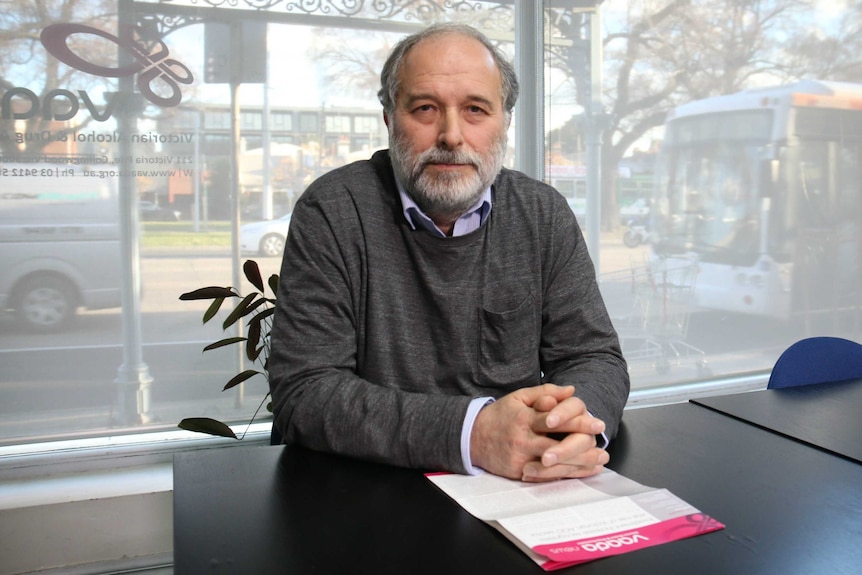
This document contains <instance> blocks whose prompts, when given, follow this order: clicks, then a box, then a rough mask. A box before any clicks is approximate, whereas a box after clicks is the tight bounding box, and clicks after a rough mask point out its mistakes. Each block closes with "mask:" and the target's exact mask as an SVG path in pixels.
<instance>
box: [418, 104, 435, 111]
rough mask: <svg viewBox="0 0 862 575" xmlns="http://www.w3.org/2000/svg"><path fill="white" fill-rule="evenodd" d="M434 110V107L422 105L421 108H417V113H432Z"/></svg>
mask: <svg viewBox="0 0 862 575" xmlns="http://www.w3.org/2000/svg"><path fill="white" fill-rule="evenodd" d="M433 109H434V106H432V105H431V104H422V105H421V106H417V107H416V110H415V111H416V112H430V111H431V110H433Z"/></svg>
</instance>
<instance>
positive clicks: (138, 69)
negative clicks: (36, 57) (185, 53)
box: [40, 23, 194, 108]
mask: <svg viewBox="0 0 862 575" xmlns="http://www.w3.org/2000/svg"><path fill="white" fill-rule="evenodd" d="M138 29H139V28H135V30H138ZM73 34H92V35H96V36H99V37H101V38H104V39H106V40H108V41H110V42H113V43H114V44H116V45H117V46H118V47H120V48H122V49H124V50H125V51H126V52H127V53H128V54H129V55H131V56H132V58H133V60H134V61H133V62H132V63H131V64H128V65H126V66H118V67H116V68H110V67H107V66H100V65H98V64H94V63H93V62H89V61H87V60H85V59H84V58H81V57H80V56H79V55H78V54H76V53H75V52H73V51H72V49H71V48H69V45H68V43H67V42H68V40H69V37H70V36H72V35H73ZM40 39H41V41H42V45H43V46H44V47H45V49H46V50H48V52H49V53H51V55H53V56H54V57H55V58H57V59H58V60H60V61H61V62H63V63H64V64H67V65H68V66H71V67H72V68H75V69H76V70H80V71H81V72H85V73H87V74H92V75H94V76H101V77H103V78H122V77H125V76H131V75H133V74H137V75H138V81H137V84H138V90H140V92H141V94H142V95H143V96H144V97H145V98H146V99H147V100H149V101H150V102H152V103H153V104H156V105H158V106H162V107H163V108H172V107H174V106H177V105H179V103H180V102H181V101H182V98H183V95H182V92H181V90H180V84H182V85H189V84H191V83H193V82H194V76H193V75H192V72H191V70H189V69H188V67H186V65H185V64H183V63H182V62H180V61H179V60H176V59H174V58H169V57H168V56H169V55H170V52H169V50H168V47H167V45H166V44H165V43H164V42H163V41H162V40H158V42H157V43H156V44H155V45H154V46H153V48H152V49H148V48H147V47H146V46H145V45H144V44H142V43H139V42H134V41H131V42H126V41H124V40H121V39H120V38H118V37H117V36H114V35H113V34H111V33H109V32H105V31H104V30H99V29H98V28H93V27H92V26H87V25H84V24H74V23H60V24H51V25H49V26H46V27H45V28H44V29H43V30H42V34H41V37H40ZM157 81H158V82H161V83H163V84H164V85H165V86H167V87H168V89H169V90H170V94H169V95H167V96H161V95H159V94H157V93H156V91H155V90H154V89H153V85H154V83H155V82H157ZM155 85H156V86H158V84H155Z"/></svg>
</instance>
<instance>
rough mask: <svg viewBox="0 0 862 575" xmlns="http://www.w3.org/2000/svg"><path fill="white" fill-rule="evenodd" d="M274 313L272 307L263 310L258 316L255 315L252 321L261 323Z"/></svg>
mask: <svg viewBox="0 0 862 575" xmlns="http://www.w3.org/2000/svg"><path fill="white" fill-rule="evenodd" d="M274 313H275V308H272V307H270V308H267V309H265V310H263V311H262V312H260V313H259V314H257V315H256V316H254V319H253V320H252V321H257V322H261V321H263V320H265V319H266V318H268V317H269V316H271V315H272V314H274Z"/></svg>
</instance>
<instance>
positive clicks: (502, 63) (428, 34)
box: [377, 22, 520, 118]
mask: <svg viewBox="0 0 862 575" xmlns="http://www.w3.org/2000/svg"><path fill="white" fill-rule="evenodd" d="M447 34H459V35H462V36H467V37H469V38H473V39H474V40H478V41H479V42H481V43H482V45H483V46H485V48H487V49H488V51H489V52H490V53H491V56H492V57H493V58H494V62H495V63H496V65H497V69H498V70H499V71H500V80H501V83H502V97H503V108H504V110H505V112H506V117H507V118H511V116H512V110H514V109H515V102H517V101H518V92H519V91H520V86H519V85H518V76H517V74H515V68H514V66H512V64H511V62H509V61H508V60H507V59H506V56H505V55H504V54H503V53H502V52H501V51H500V50H499V48H497V47H496V46H494V44H492V43H491V41H490V40H489V39H488V37H487V36H485V35H484V34H482V33H481V32H479V31H478V30H476V29H475V28H473V27H472V26H467V25H466V24H457V23H454V22H444V23H440V24H434V25H433V26H430V27H428V28H425V29H424V30H422V31H421V32H417V33H415V34H411V35H410V36H407V37H405V38H402V39H401V40H400V41H399V42H398V44H396V45H395V47H394V48H393V49H392V52H390V53H389V57H388V58H387V59H386V63H385V64H384V65H383V70H382V71H381V72H380V91H378V92H377V98H378V99H379V100H380V103H381V104H383V111H384V112H386V113H387V114H391V113H392V112H393V111H394V110H395V101H396V98H397V96H398V89H399V88H400V87H401V85H400V79H399V76H400V73H401V66H402V65H403V64H404V59H405V58H406V57H407V54H408V53H409V52H410V50H412V49H413V48H414V47H415V46H416V45H417V44H419V43H420V42H422V41H423V40H427V39H429V38H436V37H438V36H444V35H447Z"/></svg>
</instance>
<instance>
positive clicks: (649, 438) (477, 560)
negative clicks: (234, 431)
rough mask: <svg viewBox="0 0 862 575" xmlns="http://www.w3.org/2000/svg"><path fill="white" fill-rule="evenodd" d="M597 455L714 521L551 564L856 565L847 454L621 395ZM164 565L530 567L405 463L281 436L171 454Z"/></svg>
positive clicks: (439, 571)
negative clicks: (287, 441) (610, 438)
mask: <svg viewBox="0 0 862 575" xmlns="http://www.w3.org/2000/svg"><path fill="white" fill-rule="evenodd" d="M611 456H612V459H611V462H612V463H611V465H610V466H611V467H612V468H614V469H615V470H617V471H619V472H620V473H622V474H623V475H626V476H628V477H631V478H632V479H634V480H636V481H639V482H641V483H644V484H647V485H652V486H655V487H667V488H668V489H670V490H671V491H672V492H674V493H675V494H677V495H678V496H680V497H681V498H682V499H684V500H686V501H688V502H689V503H691V504H692V505H694V506H695V507H697V508H699V509H700V510H701V511H703V512H704V513H707V514H709V515H712V516H713V517H715V518H716V519H718V520H719V521H721V522H723V523H725V524H726V525H727V528H726V529H724V530H722V531H718V532H715V533H710V534H707V535H702V536H699V537H695V538H692V539H686V540H682V541H676V542H673V543H669V544H665V545H660V546H657V547H653V548H649V549H643V550H640V551H637V552H634V553H629V554H625V555H620V556H617V557H610V558H607V559H601V560H599V561H595V562H592V563H587V564H584V565H580V566H576V567H570V568H568V569H566V570H563V571H561V573H572V574H575V573H577V574H598V573H601V574H604V575H606V574H614V573H621V574H622V573H625V574H631V573H647V574H664V573H673V574H676V573H680V574H688V573H697V574H699V575H707V574H712V573H721V574H734V575H738V574H745V575H758V574H766V573H768V574H770V575H772V574H780V575H793V574H795V573H805V574H811V573H829V574H830V575H834V574H839V573H848V574H849V573H858V572H859V566H860V565H862V545H859V538H860V536H862V489H860V486H862V465H858V464H856V463H853V462H851V461H848V460H846V459H842V458H839V457H835V456H833V455H831V454H829V453H827V452H824V451H821V450H817V449H812V448H810V447H808V446H806V445H804V444H801V443H798V442H796V441H791V440H789V439H786V438H784V437H782V436H780V435H776V434H774V433H769V432H767V431H764V430H761V429H759V428H757V427H754V426H752V425H748V424H745V423H742V422H740V421H737V420H735V419H733V418H730V417H727V416H724V415H721V414H719V413H716V412H713V411H710V410H708V409H704V408H702V407H698V406H695V405H691V404H680V405H672V406H664V407H656V408H649V409H638V410H632V411H628V412H627V413H626V415H625V418H624V425H623V427H622V430H621V433H620V436H619V438H618V439H617V440H616V441H615V442H614V444H613V446H612V449H611ZM174 562H175V573H176V575H192V574H194V575H197V574H199V573H222V574H224V573H236V574H241V575H249V574H254V575H267V574H270V573H278V574H280V575H281V574H309V573H322V574H338V575H344V574H348V573H356V574H362V575H364V574H366V573H381V574H383V573H393V574H399V575H401V574H404V573H410V574H411V575H414V574H416V575H422V574H429V575H432V574H433V575H448V574H460V573H468V574H471V575H472V574H475V575H481V574H485V573H488V574H492V573H493V574H495V575H500V574H503V575H508V574H519V573H524V574H533V575H536V574H538V573H543V571H542V570H541V569H540V568H539V567H537V566H536V565H535V564H534V563H533V562H532V561H530V560H529V559H528V558H527V557H526V556H525V555H523V554H522V553H521V552H520V551H518V550H517V549H516V548H515V546H514V545H513V544H512V543H511V542H509V541H508V540H506V539H504V538H503V537H502V535H500V534H499V533H497V532H496V531H495V530H494V529H492V528H491V527H489V526H487V525H485V524H484V523H482V522H481V521H479V520H478V519H475V518H473V517H472V516H471V515H469V514H468V513H467V512H466V511H463V510H462V509H461V508H460V507H459V506H458V505H457V504H456V503H455V502H454V501H452V500H451V499H449V497H448V496H446V495H445V494H443V493H442V492H441V491H439V490H438V489H437V488H436V487H434V485H432V484H431V483H430V482H429V481H428V480H427V479H426V478H425V477H424V476H423V475H422V474H421V473H420V472H418V471H413V470H405V469H397V468H391V467H386V466H380V465H375V464H372V463H366V462H361V461H355V460H350V459H347V458H342V457H337V456H329V455H323V454H318V453H313V452H310V451H306V450H303V449H299V448H292V447H286V448H285V447H280V446H279V447H247V448H239V449H236V448H234V449H212V450H206V451H202V452H195V453H188V454H182V455H178V456H176V457H175V460H174Z"/></svg>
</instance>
